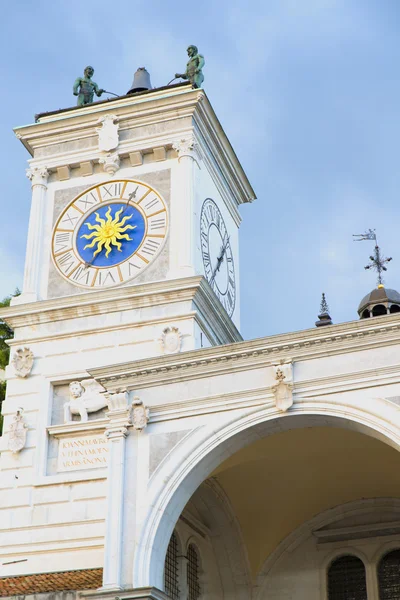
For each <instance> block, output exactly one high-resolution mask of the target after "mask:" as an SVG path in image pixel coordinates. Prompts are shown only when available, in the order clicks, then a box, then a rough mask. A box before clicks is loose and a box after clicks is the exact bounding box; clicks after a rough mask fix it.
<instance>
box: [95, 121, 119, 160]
mask: <svg viewBox="0 0 400 600" xmlns="http://www.w3.org/2000/svg"><path fill="white" fill-rule="evenodd" d="M98 123H99V124H100V125H101V127H97V129H96V131H97V133H98V136H99V150H100V151H102V152H110V150H115V148H117V146H118V143H119V139H118V128H119V125H118V118H117V117H116V116H115V115H105V116H104V117H101V118H100V119H99V120H98Z"/></svg>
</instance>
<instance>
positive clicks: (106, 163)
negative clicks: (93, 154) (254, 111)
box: [99, 152, 121, 175]
mask: <svg viewBox="0 0 400 600" xmlns="http://www.w3.org/2000/svg"><path fill="white" fill-rule="evenodd" d="M99 163H100V164H101V165H103V169H104V171H105V172H106V173H108V174H109V175H115V173H116V172H117V171H118V169H119V167H120V164H121V161H120V158H119V156H118V152H109V153H108V154H106V156H102V157H101V158H99Z"/></svg>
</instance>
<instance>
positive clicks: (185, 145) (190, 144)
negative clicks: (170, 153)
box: [172, 137, 200, 166]
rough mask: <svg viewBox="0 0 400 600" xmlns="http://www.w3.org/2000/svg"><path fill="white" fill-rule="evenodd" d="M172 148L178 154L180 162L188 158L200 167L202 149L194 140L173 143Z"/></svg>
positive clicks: (188, 139)
mask: <svg viewBox="0 0 400 600" xmlns="http://www.w3.org/2000/svg"><path fill="white" fill-rule="evenodd" d="M172 148H173V149H174V150H175V151H176V152H177V153H178V161H179V162H180V161H181V159H182V158H184V157H187V158H191V159H192V160H194V161H195V163H196V164H197V166H199V159H200V149H199V145H198V143H197V142H196V141H195V139H194V138H192V137H190V138H183V139H181V140H176V141H175V142H173V143H172Z"/></svg>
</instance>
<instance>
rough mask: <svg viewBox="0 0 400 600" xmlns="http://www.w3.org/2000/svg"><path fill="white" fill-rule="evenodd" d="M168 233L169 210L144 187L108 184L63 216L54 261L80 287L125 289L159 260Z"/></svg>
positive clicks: (71, 206) (54, 240)
mask: <svg viewBox="0 0 400 600" xmlns="http://www.w3.org/2000/svg"><path fill="white" fill-rule="evenodd" d="M167 230H168V211H167V206H166V204H165V201H164V200H163V198H162V197H161V196H160V194H159V193H158V192H156V191H155V190H154V189H153V188H151V187H150V186H148V185H146V184H145V183H142V182H140V181H132V180H118V181H108V182H106V183H102V184H99V185H96V186H94V187H92V188H90V189H88V190H86V191H85V192H83V193H81V194H80V195H79V196H77V197H76V198H75V199H74V200H73V201H72V202H71V203H70V204H69V205H68V206H67V207H66V208H65V209H64V211H63V212H62V213H61V215H60V217H59V218H58V221H57V223H56V225H55V227H54V231H53V238H52V256H53V261H54V264H55V266H56V268H57V269H58V271H59V272H60V273H61V275H62V276H63V277H64V278H65V279H68V281H70V282H71V283H73V284H75V285H77V286H81V287H84V288H92V289H94V288H105V287H112V286H116V285H121V284H123V283H124V282H126V281H129V280H131V279H134V278H135V277H137V275H139V274H140V273H141V272H142V271H143V270H144V269H145V268H146V267H147V266H148V265H149V264H150V263H151V262H152V261H153V260H154V259H155V258H156V257H157V255H158V254H159V253H160V251H161V249H162V247H163V244H164V241H165V238H166V235H167Z"/></svg>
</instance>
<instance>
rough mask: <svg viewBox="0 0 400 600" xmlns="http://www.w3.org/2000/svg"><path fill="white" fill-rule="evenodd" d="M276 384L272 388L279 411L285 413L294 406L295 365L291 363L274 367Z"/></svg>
mask: <svg viewBox="0 0 400 600" xmlns="http://www.w3.org/2000/svg"><path fill="white" fill-rule="evenodd" d="M273 368H274V371H275V379H276V383H275V385H273V386H272V391H273V392H274V396H275V404H276V408H277V409H278V410H281V411H282V412H285V411H287V410H288V408H290V407H291V406H292V404H293V365H292V363H291V362H288V363H282V364H280V365H273Z"/></svg>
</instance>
